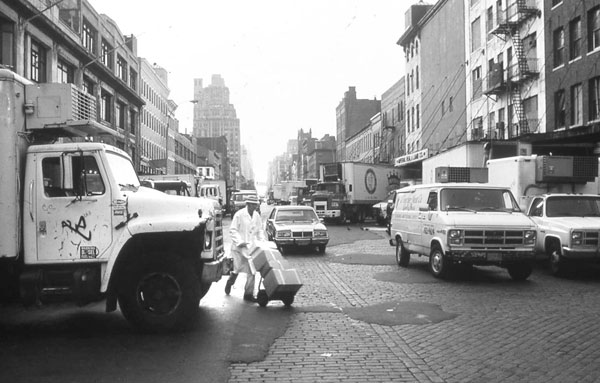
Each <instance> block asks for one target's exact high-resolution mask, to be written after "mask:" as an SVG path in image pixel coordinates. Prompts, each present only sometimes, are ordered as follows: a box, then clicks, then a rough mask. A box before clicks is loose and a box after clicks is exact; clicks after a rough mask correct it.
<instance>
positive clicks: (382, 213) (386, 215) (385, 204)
mask: <svg viewBox="0 0 600 383" xmlns="http://www.w3.org/2000/svg"><path fill="white" fill-rule="evenodd" d="M395 198H396V190H392V191H390V192H389V193H388V195H387V197H386V198H385V199H383V200H382V201H381V202H377V203H376V204H375V205H373V216H374V217H375V219H376V220H377V223H378V224H379V225H381V226H388V225H389V223H390V219H391V218H392V210H394V200H395Z"/></svg>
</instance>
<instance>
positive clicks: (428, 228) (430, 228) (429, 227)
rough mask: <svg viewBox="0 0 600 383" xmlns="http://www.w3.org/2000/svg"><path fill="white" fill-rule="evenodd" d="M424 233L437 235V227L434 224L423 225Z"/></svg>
mask: <svg viewBox="0 0 600 383" xmlns="http://www.w3.org/2000/svg"><path fill="white" fill-rule="evenodd" d="M423 234H425V235H435V229H434V228H433V225H423Z"/></svg>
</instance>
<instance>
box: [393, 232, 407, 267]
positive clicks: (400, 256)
mask: <svg viewBox="0 0 600 383" xmlns="http://www.w3.org/2000/svg"><path fill="white" fill-rule="evenodd" d="M409 262H410V253H409V252H408V250H406V247H404V244H403V243H402V240H401V239H398V240H396V263H397V264H398V266H402V267H407V266H408V263H409Z"/></svg>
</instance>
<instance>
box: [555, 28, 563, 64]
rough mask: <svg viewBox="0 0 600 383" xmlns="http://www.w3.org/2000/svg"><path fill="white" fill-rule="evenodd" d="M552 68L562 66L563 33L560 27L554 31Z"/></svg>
mask: <svg viewBox="0 0 600 383" xmlns="http://www.w3.org/2000/svg"><path fill="white" fill-rule="evenodd" d="M553 47H554V48H553V51H554V68H556V67H558V66H561V65H563V64H564V50H565V31H564V29H563V28H562V27H560V28H558V29H555V30H554V39H553Z"/></svg>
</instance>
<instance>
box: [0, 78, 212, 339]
mask: <svg viewBox="0 0 600 383" xmlns="http://www.w3.org/2000/svg"><path fill="white" fill-rule="evenodd" d="M72 98H77V99H78V100H80V101H81V100H82V99H85V100H86V102H79V103H76V102H73V100H72ZM95 105H96V102H95V100H94V99H93V97H92V96H90V95H88V94H86V93H85V92H83V91H81V90H80V89H78V88H76V87H75V86H74V85H72V84H32V83H30V82H29V81H28V80H26V79H23V78H22V77H20V76H18V75H16V74H15V73H13V72H10V71H8V70H3V69H0V156H1V157H0V158H1V161H0V168H1V171H2V173H1V174H2V182H1V183H0V195H2V198H1V200H0V209H1V210H2V211H3V212H4V213H5V215H4V220H5V225H4V228H5V229H4V230H2V232H0V285H1V287H2V288H1V289H0V291H1V292H2V293H5V292H10V293H9V294H6V296H3V297H2V298H3V299H10V300H11V301H12V300H14V299H20V300H21V302H22V303H23V304H25V305H31V304H50V303H54V302H57V301H73V302H75V303H76V304H78V305H84V304H86V303H88V302H93V301H98V300H101V299H106V310H107V311H114V310H116V307H117V303H118V304H119V307H120V308H121V311H122V312H123V315H124V316H125V318H126V319H127V320H129V322H130V323H131V324H132V325H134V326H135V327H137V328H139V329H141V330H145V331H151V332H156V331H170V330H177V329H180V328H183V327H185V326H187V325H190V324H191V323H192V321H191V319H192V318H193V317H194V315H195V313H196V312H197V310H198V304H199V301H200V299H201V298H202V296H203V295H204V294H206V292H207V291H208V289H209V288H210V286H211V284H212V283H213V282H215V281H218V280H219V279H220V278H221V275H222V271H223V270H222V268H223V266H222V264H223V259H224V248H223V231H222V213H221V211H220V209H218V208H217V207H216V206H215V204H214V201H212V200H209V199H204V198H190V197H183V196H177V195H167V194H165V193H162V192H160V191H157V190H154V189H149V188H145V187H141V186H140V181H139V179H138V176H137V174H136V172H135V169H134V167H133V164H132V161H131V158H130V157H129V155H128V154H127V153H126V152H124V151H123V150H120V149H118V148H116V147H114V146H111V145H107V144H104V143H99V142H90V141H88V140H85V139H84V137H88V136H100V135H103V134H112V133H111V129H109V128H107V127H105V126H104V125H102V124H100V123H98V122H96V121H94V120H81V119H79V120H78V119H76V118H74V117H76V116H81V115H86V116H90V117H91V116H95V115H96V113H95V111H94V110H72V109H70V108H71V107H72V108H93V107H94V106H95ZM48 111H52V113H49V112H48Z"/></svg>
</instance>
